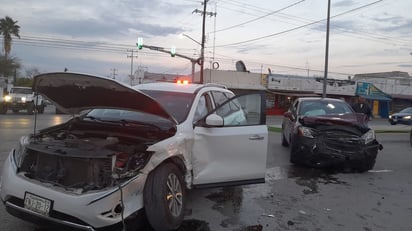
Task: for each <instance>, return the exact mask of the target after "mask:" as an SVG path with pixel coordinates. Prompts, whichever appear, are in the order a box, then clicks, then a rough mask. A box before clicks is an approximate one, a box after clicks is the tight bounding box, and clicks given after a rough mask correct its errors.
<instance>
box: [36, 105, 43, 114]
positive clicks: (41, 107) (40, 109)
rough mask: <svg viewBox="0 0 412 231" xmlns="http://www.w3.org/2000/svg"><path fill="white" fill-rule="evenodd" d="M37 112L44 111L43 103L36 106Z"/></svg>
mask: <svg viewBox="0 0 412 231" xmlns="http://www.w3.org/2000/svg"><path fill="white" fill-rule="evenodd" d="M37 112H38V113H40V114H43V113H44V105H40V106H38V107H37Z"/></svg>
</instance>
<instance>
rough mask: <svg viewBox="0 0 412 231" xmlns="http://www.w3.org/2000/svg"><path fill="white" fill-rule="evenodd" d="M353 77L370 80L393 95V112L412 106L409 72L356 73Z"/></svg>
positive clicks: (411, 87) (411, 82)
mask: <svg viewBox="0 0 412 231" xmlns="http://www.w3.org/2000/svg"><path fill="white" fill-rule="evenodd" d="M353 79H354V80H355V81H359V82H368V83H372V84H373V85H375V86H376V87H377V88H379V89H380V90H382V91H383V92H385V93H386V94H388V95H390V96H391V97H392V103H391V107H390V111H391V112H397V111H400V110H402V109H403V108H405V107H412V77H411V76H410V75H409V74H408V73H407V72H400V71H392V72H380V73H365V74H356V75H355V76H354V77H353Z"/></svg>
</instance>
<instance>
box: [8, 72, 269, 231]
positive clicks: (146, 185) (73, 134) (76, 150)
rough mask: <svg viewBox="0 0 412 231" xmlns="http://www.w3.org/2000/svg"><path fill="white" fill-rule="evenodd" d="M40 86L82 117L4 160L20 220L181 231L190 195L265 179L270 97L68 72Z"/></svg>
mask: <svg viewBox="0 0 412 231" xmlns="http://www.w3.org/2000/svg"><path fill="white" fill-rule="evenodd" d="M34 84H35V86H36V89H38V91H39V92H40V93H41V94H42V95H43V96H44V97H45V98H47V99H48V100H49V101H50V102H51V103H53V104H55V105H58V106H59V108H64V110H65V112H66V113H69V114H78V116H76V117H75V118H73V119H70V120H69V121H67V122H65V123H63V124H60V125H57V126H53V127H50V128H46V129H43V130H40V131H38V132H36V133H35V134H30V135H28V136H24V137H22V138H21V140H20V143H19V145H18V148H16V149H13V150H11V152H10V154H9V157H8V158H6V160H5V162H4V167H3V170H2V171H3V172H2V176H1V184H0V197H1V199H2V201H3V202H4V203H5V207H6V209H7V211H8V212H9V213H11V214H12V215H15V216H17V217H19V218H22V219H25V220H28V221H31V222H34V223H38V224H40V225H42V224H46V225H47V227H48V228H50V227H52V226H59V227H60V226H65V227H69V229H74V228H76V229H83V230H100V229H105V230H117V229H122V228H123V227H124V226H123V225H124V224H126V225H127V224H128V223H129V222H133V221H134V220H136V219H138V218H139V217H142V216H143V214H146V216H147V219H148V221H149V223H150V224H151V226H152V227H153V228H154V229H155V230H174V229H176V228H178V227H179V225H180V224H181V222H182V220H183V216H184V211H185V206H186V203H187V198H186V192H187V190H188V189H191V188H197V187H216V186H232V185H240V184H252V183H263V182H264V181H265V173H266V157H267V145H268V131H267V126H266V121H265V120H266V115H265V99H264V94H261V93H254V94H247V95H238V96H235V95H234V94H233V92H231V91H230V90H228V89H226V88H225V87H223V86H220V85H215V84H205V85H202V84H175V83H151V84H140V85H138V86H136V87H130V86H127V85H124V84H122V83H119V82H117V81H116V80H113V79H109V78H104V77H96V76H91V75H84V74H75V73H67V72H66V73H48V74H41V75H38V76H36V77H35V78H34ZM87 109H91V110H90V111H89V110H87ZM81 111H83V112H84V111H87V112H85V113H81V114H79V112H81ZM55 230H60V229H58V228H56V229H55Z"/></svg>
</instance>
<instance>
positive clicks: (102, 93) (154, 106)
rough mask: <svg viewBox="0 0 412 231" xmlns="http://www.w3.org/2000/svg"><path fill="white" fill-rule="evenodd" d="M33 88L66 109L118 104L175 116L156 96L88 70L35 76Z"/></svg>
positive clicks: (72, 111) (126, 107)
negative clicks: (152, 96) (154, 97)
mask: <svg viewBox="0 0 412 231" xmlns="http://www.w3.org/2000/svg"><path fill="white" fill-rule="evenodd" d="M33 90H34V91H36V92H38V93H39V94H41V95H43V96H44V97H46V98H47V99H49V100H50V101H51V102H52V103H53V104H54V105H56V107H58V108H59V109H60V110H62V111H63V112H66V113H70V114H77V113H79V112H80V111H82V110H85V109H94V108H116V109H124V110H132V111H141V112H145V113H150V114H153V115H157V116H160V117H163V118H166V119H169V120H170V121H172V122H173V123H174V124H176V120H175V119H174V118H173V117H171V116H170V115H169V113H168V112H166V110H165V109H164V108H163V107H162V106H161V105H160V104H159V103H158V102H157V101H156V100H155V99H153V98H151V97H150V96H148V95H146V94H145V93H143V92H141V91H139V90H135V89H133V88H131V87H129V86H127V85H125V84H122V83H120V82H118V81H116V80H113V79H109V78H105V77H98V76H92V75H86V74H78V73H68V72H56V73H46V74H40V75H37V76H35V77H34V83H33Z"/></svg>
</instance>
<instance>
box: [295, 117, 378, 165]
mask: <svg viewBox="0 0 412 231" xmlns="http://www.w3.org/2000/svg"><path fill="white" fill-rule="evenodd" d="M382 148H383V147H382V145H381V144H379V143H378V141H377V140H376V137H375V132H374V131H373V130H372V129H370V128H369V127H367V126H366V125H364V124H359V123H352V122H348V121H343V120H340V119H339V120H330V119H321V120H312V119H311V120H305V118H303V119H301V125H299V126H298V127H297V132H296V134H295V137H294V142H293V147H292V154H291V155H292V156H291V159H294V160H295V162H300V163H303V164H305V165H309V166H311V167H343V168H345V169H347V168H350V169H354V170H356V171H360V172H364V171H367V170H370V169H372V168H373V166H374V164H375V159H376V156H377V153H378V150H381V149H382Z"/></svg>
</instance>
